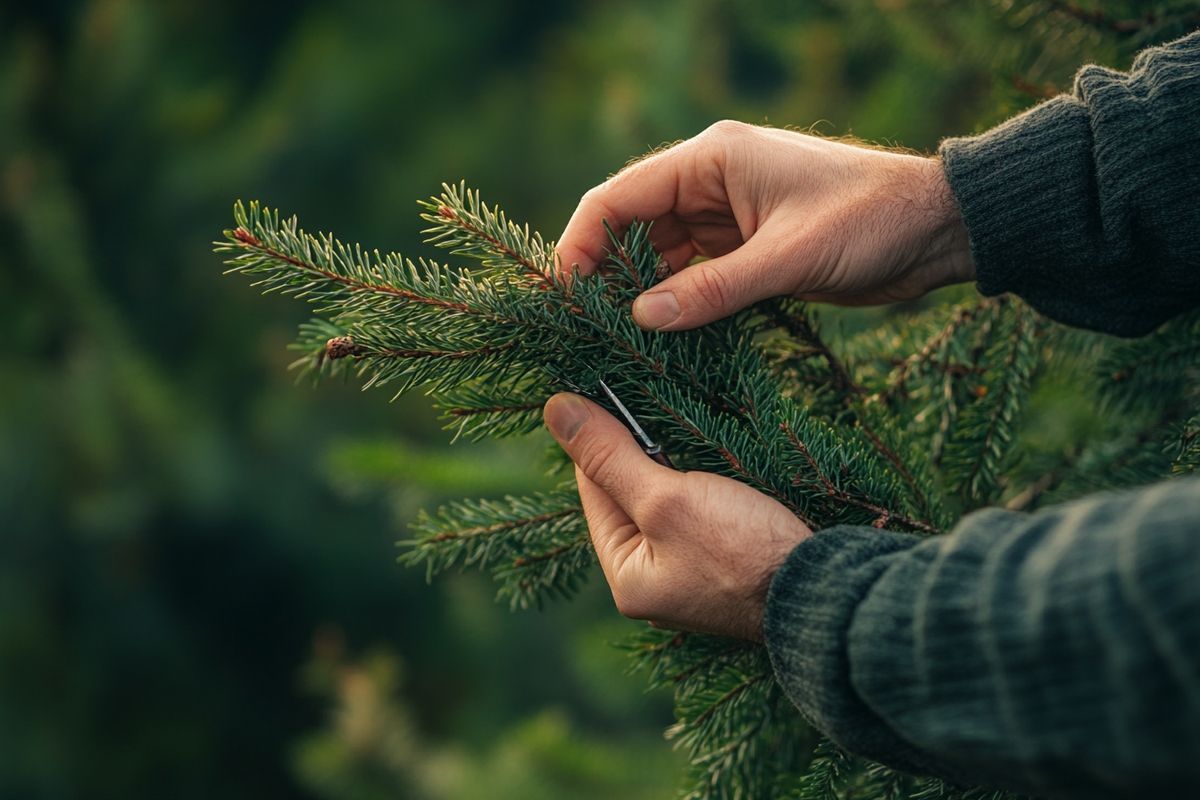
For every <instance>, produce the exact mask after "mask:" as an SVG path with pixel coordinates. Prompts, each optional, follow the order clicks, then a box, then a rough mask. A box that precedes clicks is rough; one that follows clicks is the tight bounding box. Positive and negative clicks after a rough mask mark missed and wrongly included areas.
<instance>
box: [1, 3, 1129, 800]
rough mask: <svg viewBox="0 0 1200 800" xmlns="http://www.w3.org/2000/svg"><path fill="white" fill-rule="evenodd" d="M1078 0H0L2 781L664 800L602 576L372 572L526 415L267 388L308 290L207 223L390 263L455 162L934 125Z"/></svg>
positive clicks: (551, 194) (285, 793)
mask: <svg viewBox="0 0 1200 800" xmlns="http://www.w3.org/2000/svg"><path fill="white" fill-rule="evenodd" d="M1092 5H1093V6H1094V5H1095V4H1092ZM1108 5H1112V4H1108ZM1126 5H1133V6H1136V4H1126ZM1072 7H1073V4H1069V3H1018V2H978V3H963V2H960V1H959V0H942V1H941V2H938V1H937V0H926V1H924V2H917V1H916V0H912V1H911V2H905V1H904V0H873V1H872V0H824V1H822V2H783V0H759V1H758V2H737V3H732V2H730V3H719V2H712V1H711V0H662V1H661V2H652V1H650V0H647V1H646V2H635V1H634V0H605V1H603V2H601V0H594V1H593V2H582V3H543V2H534V0H513V1H512V2H505V3H481V2H469V1H468V0H460V2H440V3H435V2H390V3H383V2H378V3H359V4H348V3H332V2H329V3H321V2H311V1H307V2H306V1H305V0H292V2H286V3H283V2H270V1H264V2H255V3H243V2H229V0H207V1H206V2H201V1H200V0H194V1H190V2H185V1H184V0H93V1H92V2H53V1H52V0H43V2H39V3H26V2H9V1H6V2H2V3H0V331H2V332H3V339H2V341H0V797H3V798H93V797H96V798H99V797H103V798H108V797H114V798H115V797H119V798H159V797H171V798H189V797H197V798H199V797H204V798H212V797H221V798H225V799H226V800H235V799H236V798H291V797H296V798H337V799H339V800H340V799H342V798H346V799H348V800H350V799H352V800H360V799H361V800H367V799H368V798H431V799H434V800H442V799H447V800H448V799H449V798H455V799H470V798H541V797H546V798H551V797H554V798H558V797H572V798H589V797H595V798H601V797H604V798H608V797H622V798H640V797H646V798H650V797H664V796H669V795H670V792H671V791H672V787H673V786H674V785H675V782H676V775H677V771H678V767H679V762H678V758H679V756H678V755H676V754H674V753H673V752H672V751H671V750H670V748H669V746H668V744H667V743H666V742H664V741H663V738H662V729H663V727H664V726H665V725H666V724H668V723H669V721H670V708H669V699H668V698H665V697H662V696H659V695H652V694H646V693H645V692H644V691H643V683H642V680H641V679H640V678H638V677H629V676H627V675H625V674H624V668H625V667H624V665H625V658H624V655H623V654H622V653H621V652H620V651H619V650H617V649H615V648H613V647H612V646H611V644H610V643H611V642H613V641H617V640H619V639H620V638H621V637H622V636H623V635H624V633H626V632H627V631H628V630H630V628H631V626H632V625H633V623H628V622H624V621H622V620H620V619H619V618H618V616H617V615H616V614H615V612H614V611H613V610H612V609H611V604H610V602H609V600H608V597H607V593H606V590H605V588H604V586H603V583H602V582H601V581H598V580H594V581H593V582H592V584H591V586H590V587H589V588H588V589H587V590H586V591H585V592H584V593H583V595H582V596H581V597H580V598H579V599H578V601H577V602H575V603H571V604H567V605H561V606H557V607H553V608H548V609H545V610H543V611H540V612H525V613H519V614H511V613H510V612H509V611H508V609H507V608H505V607H503V606H500V605H496V604H495V603H494V602H493V593H494V592H493V587H492V586H491V585H489V581H488V579H486V578H485V577H481V576H478V575H474V574H470V573H466V574H462V575H455V576H451V577H449V578H447V579H445V580H439V581H436V582H435V583H434V584H433V585H432V586H427V585H426V584H425V580H424V575H423V574H421V573H420V572H419V571H414V570H406V569H403V568H401V567H399V566H398V565H397V564H396V563H395V557H396V546H395V542H396V540H397V539H402V538H404V537H405V535H406V534H405V524H406V523H407V522H408V521H409V520H410V519H412V517H413V516H414V515H415V513H416V511H417V510H418V509H419V508H421V507H429V506H434V505H436V504H438V503H439V502H442V501H445V500H447V499H451V498H454V497H458V496H463V495H473V496H477V495H500V494H503V493H505V492H509V491H512V492H517V491H525V490H528V489H530V488H534V487H537V486H541V485H545V484H546V483H547V482H548V478H547V477H546V476H545V475H544V474H543V469H542V465H541V462H540V457H541V453H542V451H543V449H544V447H545V446H546V444H547V440H545V439H542V440H537V441H530V442H511V443H503V444H502V445H499V446H497V445H463V444H458V445H455V446H454V447H450V446H449V436H448V435H447V434H446V433H445V432H444V431H442V429H441V425H440V423H439V422H438V420H437V418H436V415H435V413H434V412H433V411H431V410H430V408H429V407H428V403H427V402H425V401H424V400H423V398H421V397H419V396H417V397H412V398H405V399H404V400H402V401H399V402H396V403H394V404H389V403H388V402H387V397H386V396H385V395H384V394H382V393H367V394H362V393H360V392H359V391H358V390H357V388H356V387H354V386H352V385H345V386H338V385H326V386H322V387H319V388H315V389H314V388H312V387H309V386H307V385H305V386H296V385H294V381H293V376H292V375H291V374H289V373H288V371H287V364H288V362H289V361H290V358H289V355H288V353H287V351H286V350H285V344H286V343H287V341H289V339H290V338H291V336H292V335H293V332H294V329H295V325H296V324H297V323H298V322H299V321H301V320H303V319H305V318H306V310H305V309H304V308H303V307H301V306H300V305H298V304H295V303H291V302H288V301H286V300H280V299H275V298H261V297H259V296H258V295H257V294H256V293H255V291H254V290H253V289H251V288H250V287H249V286H247V285H246V282H245V281H241V280H236V279H231V278H223V277H222V276H221V271H222V266H221V264H220V263H219V260H218V259H217V258H216V257H215V256H214V255H213V254H212V252H211V245H210V243H211V241H212V240H213V239H214V238H217V237H218V235H219V232H220V230H221V229H222V228H223V227H225V226H227V225H228V224H229V220H230V207H231V204H232V202H233V201H234V200H235V199H237V198H243V199H247V200H249V199H261V200H263V201H265V202H267V203H269V204H271V205H274V206H279V207H281V208H283V209H284V210H285V211H286V212H287V213H296V214H298V215H300V217H301V220H302V221H303V222H304V223H305V224H306V225H307V226H309V227H311V228H319V229H323V230H332V231H335V232H337V234H338V235H339V236H340V237H342V238H344V239H347V240H351V241H362V242H363V243H367V244H370V245H371V246H377V247H380V248H384V249H398V250H401V251H403V252H405V253H407V254H413V255H417V254H422V253H424V252H425V250H423V248H422V247H421V245H420V241H419V233H418V231H419V229H420V223H419V221H418V220H417V217H416V210H417V209H416V206H415V204H414V201H415V200H416V199H418V198H421V197H424V196H427V195H429V194H431V193H434V192H436V191H437V190H438V185H439V183H440V182H441V181H443V180H446V181H456V180H458V179H460V178H466V179H467V180H468V181H469V182H470V183H471V184H472V185H473V186H476V187H478V188H480V189H482V190H483V192H484V194H485V196H486V197H487V198H490V199H491V200H492V201H494V202H498V203H500V204H501V205H503V206H504V207H505V208H506V209H507V210H508V211H509V212H510V214H511V215H512V216H514V217H515V218H517V219H526V220H528V221H530V223H532V225H533V226H534V227H535V228H537V229H540V230H542V231H543V232H545V233H546V234H547V235H549V236H554V235H556V234H557V232H558V231H559V230H561V227H562V225H563V224H564V223H565V221H566V219H567V217H568V216H569V214H570V212H571V210H572V209H573V207H574V202H575V200H576V199H577V198H578V197H579V195H580V194H581V193H582V192H583V191H584V190H586V189H587V188H588V187H589V186H591V185H593V184H595V183H597V182H599V181H601V180H602V179H603V178H604V177H605V175H606V174H608V173H610V172H612V171H614V170H615V169H617V168H618V167H620V166H621V164H622V163H624V162H625V161H626V160H627V159H628V158H630V157H631V156H634V155H636V154H639V153H641V152H644V151H645V150H646V149H648V148H650V147H652V146H655V145H658V144H660V143H662V142H667V141H671V140H674V139H678V138H682V137H687V136H689V135H692V134H694V133H696V132H698V131H700V130H701V129H703V128H704V127H705V126H706V125H708V124H709V123H711V122H713V121H715V120H718V119H721V118H724V117H731V118H735V119H741V120H744V121H748V122H766V123H770V124H774V125H780V126H782V125H795V126H799V127H802V128H808V127H809V126H814V125H815V130H817V131H820V132H823V133H828V134H840V133H847V132H852V133H854V134H857V135H859V136H862V137H865V138H868V139H872V140H876V141H882V142H890V143H896V144H902V145H905V146H909V147H914V148H918V149H924V150H931V149H933V148H934V147H936V144H937V142H938V140H939V139H940V138H941V137H943V136H947V135H954V134H965V133H970V132H972V131H974V130H978V129H981V128H982V127H984V126H986V125H988V124H991V123H994V122H995V121H997V120H999V119H1002V118H1004V117H1006V116H1008V115H1009V114H1011V113H1013V112H1015V111H1016V110H1018V109H1020V108H1022V107H1024V106H1027V105H1029V104H1031V103H1033V102H1035V101H1036V100H1037V99H1038V98H1039V97H1040V96H1041V95H1044V94H1049V93H1053V92H1054V91H1055V90H1056V88H1059V87H1063V86H1069V76H1070V74H1071V72H1072V70H1073V69H1074V67H1075V66H1077V65H1078V64H1079V63H1081V62H1083V61H1086V60H1092V59H1095V60H1100V61H1104V62H1107V63H1113V64H1115V65H1118V66H1120V65H1121V63H1122V61H1123V60H1125V59H1126V57H1127V49H1125V48H1117V47H1114V46H1113V44H1112V37H1111V35H1109V34H1111V33H1112V31H1105V30H1102V28H1103V25H1098V24H1096V23H1095V21H1091V22H1089V21H1088V20H1087V19H1086V18H1084V17H1081V15H1079V14H1077V13H1073V12H1072V11H1071V8H1072ZM1085 7H1092V6H1087V5H1086V4H1085ZM1076 10H1078V8H1077V7H1076ZM1112 13H1113V14H1115V15H1118V16H1119V15H1120V14H1126V13H1131V12H1130V11H1129V9H1123V10H1116V11H1113V12H1112Z"/></svg>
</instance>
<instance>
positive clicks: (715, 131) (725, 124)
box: [704, 119, 754, 138]
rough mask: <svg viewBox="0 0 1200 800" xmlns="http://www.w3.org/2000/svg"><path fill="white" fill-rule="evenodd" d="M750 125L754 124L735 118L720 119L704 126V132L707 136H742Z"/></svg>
mask: <svg viewBox="0 0 1200 800" xmlns="http://www.w3.org/2000/svg"><path fill="white" fill-rule="evenodd" d="M752 127H754V126H753V125H747V124H746V123H744V122H738V121H737V120H735V119H722V120H718V121H717V122H714V123H713V124H711V125H709V126H708V127H707V128H705V129H704V134H705V135H706V136H709V137H719V138H733V137H735V136H744V135H745V134H746V133H747V132H748V131H749V130H750V129H751V128H752Z"/></svg>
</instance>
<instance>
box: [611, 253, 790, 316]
mask: <svg viewBox="0 0 1200 800" xmlns="http://www.w3.org/2000/svg"><path fill="white" fill-rule="evenodd" d="M760 238H761V237H760ZM774 261H775V259H774V258H773V256H772V255H771V253H770V252H769V250H768V248H767V247H766V246H765V245H764V244H762V243H761V241H760V242H759V243H756V242H755V240H754V238H751V239H750V241H748V242H746V243H745V244H744V245H742V246H741V247H739V248H738V249H736V250H734V251H732V252H730V253H728V254H726V255H723V256H720V257H719V258H713V259H709V260H708V261H701V262H700V263H699V264H693V265H692V266H690V267H686V268H684V269H682V270H680V271H679V272H676V273H675V274H674V275H671V276H670V277H668V278H667V279H666V280H664V281H663V282H662V283H660V284H658V285H657V286H655V287H654V288H653V289H651V290H650V291H648V292H645V293H643V294H642V295H641V296H640V297H638V299H637V300H635V301H634V303H633V319H634V322H636V323H637V324H638V325H640V326H641V327H643V328H646V329H648V330H660V331H679V330H687V329H689V328H697V327H699V326H701V325H706V324H708V323H710V322H714V321H716V320H718V319H721V318H723V317H727V316H729V315H730V314H733V313H734V312H736V311H740V310H741V309H743V308H745V307H746V306H748V305H750V304H751V303H756V302H758V301H759V300H765V299H766V298H768V297H774V296H775V295H779V294H784V293H786V292H787V290H788V287H787V286H786V285H785V284H784V282H783V281H782V280H781V279H782V277H783V273H784V270H781V269H777V268H776V265H775V264H774Z"/></svg>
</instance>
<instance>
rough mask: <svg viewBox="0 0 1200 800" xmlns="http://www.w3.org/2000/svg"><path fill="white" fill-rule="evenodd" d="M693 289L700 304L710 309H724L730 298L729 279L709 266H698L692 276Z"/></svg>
mask: <svg viewBox="0 0 1200 800" xmlns="http://www.w3.org/2000/svg"><path fill="white" fill-rule="evenodd" d="M692 287H693V289H694V290H695V293H696V296H697V297H699V299H700V302H702V303H703V304H704V305H706V306H708V307H709V308H714V309H722V308H725V303H726V301H727V300H728V298H729V294H730V286H729V279H728V278H727V277H726V276H725V275H724V273H722V272H720V271H719V270H717V269H714V268H713V267H710V266H708V265H707V264H698V265H697V267H696V270H695V272H694V273H693V274H692Z"/></svg>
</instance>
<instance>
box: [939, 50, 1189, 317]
mask: <svg viewBox="0 0 1200 800" xmlns="http://www.w3.org/2000/svg"><path fill="white" fill-rule="evenodd" d="M1198 119H1200V33H1194V34H1192V35H1190V36H1188V37H1185V38H1183V39H1180V40H1178V41H1176V42H1173V43H1171V44H1169V45H1166V46H1164V47H1161V48H1155V49H1152V50H1147V51H1145V52H1143V53H1142V54H1141V55H1140V56H1139V57H1138V59H1137V61H1135V63H1134V67H1133V69H1132V70H1131V71H1130V73H1129V74H1123V73H1118V72H1114V71H1112V70H1108V69H1104V68H1102V67H1094V66H1091V67H1085V68H1083V69H1082V70H1080V72H1079V74H1078V76H1077V77H1076V81H1075V89H1074V92H1073V93H1072V94H1070V95H1062V96H1060V97H1057V98H1055V99H1053V100H1050V101H1048V102H1046V103H1043V104H1042V105H1040V106H1037V107H1036V108H1034V109H1031V110H1030V111H1028V112H1026V113H1025V114H1022V115H1021V116H1019V117H1016V118H1014V119H1012V120H1010V121H1009V122H1007V123H1005V124H1004V125H1001V126H1000V127H998V128H996V129H994V130H992V131H989V132H988V133H985V134H983V135H982V136H977V137H973V138H966V139H950V140H947V141H946V142H944V143H943V144H942V147H941V155H942V159H943V163H944V165H945V170H946V176H947V179H948V180H949V182H950V185H951V188H952V190H953V192H954V195H955V197H956V199H957V200H958V203H959V206H960V208H961V210H962V213H963V217H964V219H965V222H966V226H967V230H968V232H969V235H970V240H971V250H972V254H973V257H974V261H975V266H976V271H977V276H978V281H979V288H980V290H981V291H982V292H984V293H985V294H999V293H1001V292H1013V293H1015V294H1017V295H1019V296H1021V297H1022V298H1024V299H1025V300H1026V301H1028V302H1029V303H1030V304H1031V305H1032V306H1034V307H1035V308H1037V309H1038V310H1040V311H1042V312H1043V313H1045V314H1047V315H1048V316H1050V317H1053V318H1054V319H1057V320H1059V321H1061V322H1065V323H1067V324H1071V325H1077V326H1081V327H1085V328H1091V329H1094V330H1100V331H1104V332H1108V333H1115V334H1120V335H1139V334H1143V333H1146V332H1149V331H1150V330H1153V329H1154V328H1155V327H1157V326H1158V325H1159V324H1160V323H1162V322H1163V321H1165V320H1166V319H1168V318H1170V317H1171V316H1174V315H1175V314H1178V313H1180V312H1182V311H1184V310H1187V309H1190V308H1194V307H1195V306H1196V305H1197V304H1200V203H1197V202H1196V185H1197V182H1198V181H1200V126H1198V125H1197V124H1196V122H1197V120H1198Z"/></svg>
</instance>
